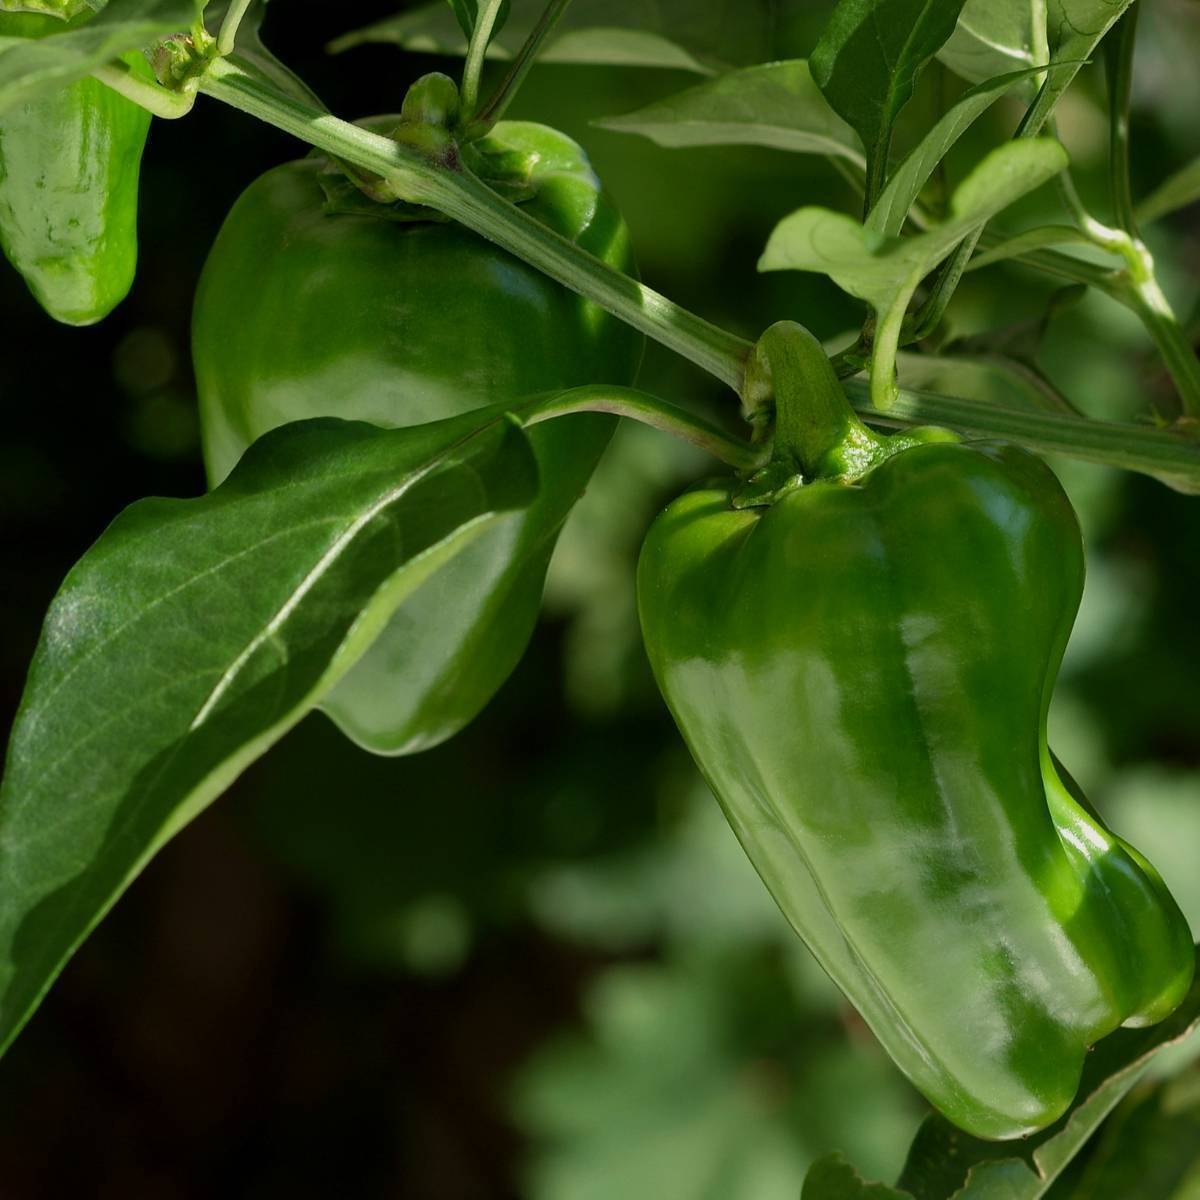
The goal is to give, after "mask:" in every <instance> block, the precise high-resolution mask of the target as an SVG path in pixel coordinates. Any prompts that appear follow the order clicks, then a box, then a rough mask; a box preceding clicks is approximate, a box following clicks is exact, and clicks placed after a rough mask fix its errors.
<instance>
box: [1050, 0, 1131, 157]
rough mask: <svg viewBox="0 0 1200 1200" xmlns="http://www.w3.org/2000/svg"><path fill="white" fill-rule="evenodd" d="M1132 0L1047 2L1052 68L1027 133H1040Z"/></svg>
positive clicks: (1056, 0) (1060, 0) (1063, 0)
mask: <svg viewBox="0 0 1200 1200" xmlns="http://www.w3.org/2000/svg"><path fill="white" fill-rule="evenodd" d="M1132 3H1133V0H1046V45H1047V48H1048V49H1049V53H1050V59H1049V61H1050V69H1049V70H1048V71H1047V72H1046V82H1045V83H1044V84H1043V86H1042V90H1041V91H1040V92H1039V93H1038V96H1037V99H1036V100H1035V101H1034V103H1033V105H1032V107H1031V108H1030V110H1029V116H1028V118H1027V121H1026V130H1027V132H1029V133H1037V132H1038V131H1039V130H1040V129H1041V128H1042V126H1043V125H1045V123H1046V121H1047V120H1048V118H1049V117H1050V115H1051V113H1053V111H1054V107H1055V105H1056V104H1057V103H1058V101H1059V99H1060V98H1061V97H1062V94H1063V93H1064V92H1065V91H1066V90H1067V88H1069V87H1070V86H1071V83H1072V82H1073V81H1074V79H1075V76H1076V75H1078V74H1079V69H1080V67H1082V66H1083V64H1084V63H1085V62H1087V60H1088V59H1089V58H1090V57H1091V55H1092V51H1093V50H1095V48H1096V46H1097V45H1098V44H1099V42H1100V39H1101V38H1102V37H1103V36H1104V35H1105V34H1106V33H1107V32H1108V31H1109V30H1110V29H1111V28H1112V26H1113V25H1114V24H1115V22H1116V21H1117V18H1118V17H1120V16H1121V14H1122V13H1123V12H1124V11H1125V10H1126V9H1127V8H1128V7H1129V6H1130V4H1132Z"/></svg>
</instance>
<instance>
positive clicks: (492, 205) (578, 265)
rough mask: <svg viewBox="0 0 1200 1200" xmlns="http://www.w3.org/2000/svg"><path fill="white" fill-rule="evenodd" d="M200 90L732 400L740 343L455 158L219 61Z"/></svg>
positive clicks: (744, 346) (743, 352)
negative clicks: (423, 213)
mask: <svg viewBox="0 0 1200 1200" xmlns="http://www.w3.org/2000/svg"><path fill="white" fill-rule="evenodd" d="M200 88H201V91H203V92H205V93H206V94H207V95H210V96H213V97H215V98H216V99H218V100H223V101H225V102H226V103H227V104H231V105H233V107H235V108H240V109H241V110H242V111H243V112H247V113H249V114H250V115H251V116H254V117H258V118H260V119H261V120H264V121H266V122H268V123H269V124H271V125H275V126H276V127H277V128H279V129H283V130H285V131H286V132H288V133H292V134H295V136H296V137H299V138H302V139H303V140H304V141H306V142H308V143H309V144H310V145H313V146H318V147H320V148H321V149H322V150H326V151H328V152H329V153H330V154H332V155H334V156H335V157H336V158H339V159H343V160H345V161H347V162H350V163H353V164H354V165H355V166H357V167H362V168H364V169H365V170H368V171H373V172H374V173H375V174H377V175H382V176H384V177H385V178H386V179H388V180H389V182H392V183H394V184H395V185H396V190H397V194H399V195H401V196H403V198H404V199H406V200H410V201H412V202H413V203H417V204H426V205H429V206H430V207H432V208H436V209H437V210H438V211H439V212H443V213H445V214H446V215H447V216H449V217H452V218H453V219H454V220H456V221H459V222H461V223H462V224H463V225H466V226H467V227H468V228H469V229H473V230H474V231H475V232H476V233H478V234H481V235H482V236H483V237H485V238H488V239H489V240H490V241H493V242H495V243H496V244H497V245H499V246H503V247H504V249H506V250H509V251H511V252H512V253H513V254H515V255H516V256H517V257H518V258H521V259H524V260H525V261H526V262H528V263H531V264H532V265H533V266H535V267H537V268H538V269H539V270H540V271H544V272H545V273H546V274H547V275H549V276H550V277H551V278H552V279H556V280H558V282H559V283H562V284H564V285H565V286H566V287H569V288H571V289H572V291H576V292H578V293H580V294H581V295H583V296H585V297H587V299H589V300H592V301H594V302H595V303H596V304H598V305H599V306H600V307H601V308H604V309H607V310H608V311H609V312H611V313H612V314H613V315H614V316H616V317H619V318H620V319H621V320H623V321H625V322H626V323H627V324H629V325H632V326H633V327H634V328H636V329H640V330H642V332H643V333H645V334H647V335H648V336H649V337H652V338H654V339H655V340H657V341H659V342H661V343H662V344H663V345H664V346H667V347H668V348H670V349H671V350H674V351H675V352H676V353H678V354H681V355H682V356H683V357H684V358H687V359H690V360H691V361H692V362H694V363H696V365H697V366H699V367H702V368H703V369H704V370H706V371H708V372H709V373H710V374H711V375H714V376H715V377H716V378H717V379H719V380H721V381H722V382H723V383H726V384H728V385H729V386H730V387H732V388H734V389H735V390H740V388H741V384H742V373H743V369H744V363H745V360H746V356H747V355H748V354H749V352H750V344H749V343H748V342H746V341H744V340H743V339H741V338H739V337H736V336H735V335H734V334H732V333H727V332H726V331H725V330H723V329H720V328H718V327H717V326H715V325H712V324H710V323H709V322H708V321H705V320H704V319H703V318H701V317H698V316H696V315H695V314H694V313H690V312H688V311H687V309H684V308H680V307H679V305H677V304H674V303H672V302H671V301H670V300H668V299H667V298H666V297H665V296H662V295H659V293H658V292H656V291H654V290H653V289H652V288H648V287H646V286H645V285H644V284H641V283H638V282H637V281H636V280H634V279H630V278H629V276H628V275H624V274H622V273H621V272H620V271H617V270H615V269H614V268H612V267H610V266H608V264H607V263H603V262H601V261H600V260H599V259H598V258H595V257H593V256H592V255H591V254H588V252H587V251H586V250H582V249H580V247H578V246H576V245H575V244H574V243H573V242H571V241H568V240H567V239H566V238H564V237H562V236H561V235H559V234H557V233H555V232H554V231H553V230H550V229H547V228H546V226H545V225H543V224H541V222H540V221H537V220H536V219H535V218H533V217H531V216H530V215H529V214H528V213H526V212H524V211H522V210H521V209H520V208H519V207H518V206H516V205H513V204H510V203H509V202H508V201H506V200H504V199H502V198H501V197H500V196H497V195H496V193H495V192H494V191H492V189H491V188H489V187H488V186H487V185H486V184H485V183H483V182H482V181H481V180H479V179H477V178H476V177H475V176H474V175H471V174H470V173H469V172H467V171H465V170H463V169H462V167H461V164H459V163H458V161H457V159H456V158H455V159H454V160H453V161H450V162H432V161H430V160H428V159H425V158H423V157H422V156H421V155H419V154H418V153H416V152H415V151H413V150H411V149H410V148H408V147H404V146H400V145H399V144H397V143H396V142H393V141H391V140H390V139H388V138H385V137H380V136H379V135H378V134H372V133H368V132H367V131H366V130H363V129H359V128H358V126H356V125H351V124H349V123H348V122H346V121H342V120H339V119H338V118H337V117H333V116H330V115H329V114H328V113H322V112H319V111H318V110H316V109H314V108H312V107H310V106H308V105H305V104H304V103H303V102H301V101H299V100H296V99H293V98H292V97H289V96H284V95H282V94H280V93H279V92H278V91H277V90H276V89H275V88H273V87H271V86H270V85H269V84H267V83H264V82H263V81H261V80H258V79H255V78H253V77H252V76H250V75H248V74H247V73H246V72H244V71H240V70H238V68H237V67H236V66H235V65H234V64H233V63H232V62H231V61H230V60H228V59H222V60H218V61H217V62H215V63H213V65H212V68H211V70H210V72H209V74H208V75H206V76H205V78H204V80H203V82H202V83H201V85H200Z"/></svg>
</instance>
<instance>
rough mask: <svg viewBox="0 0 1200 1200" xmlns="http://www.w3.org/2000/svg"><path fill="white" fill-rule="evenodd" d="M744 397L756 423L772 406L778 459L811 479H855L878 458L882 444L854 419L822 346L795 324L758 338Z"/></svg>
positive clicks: (774, 327)
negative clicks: (867, 462) (857, 470)
mask: <svg viewBox="0 0 1200 1200" xmlns="http://www.w3.org/2000/svg"><path fill="white" fill-rule="evenodd" d="M745 398H746V403H747V406H748V407H749V409H750V413H751V421H752V423H757V422H759V421H761V418H762V415H763V414H764V413H765V412H767V411H769V405H770V404H771V403H772V402H773V404H774V409H775V435H774V449H775V458H776V459H787V460H790V461H791V462H793V463H795V464H796V465H798V466H799V468H800V471H801V473H802V474H803V476H804V477H805V478H806V479H816V478H819V477H822V476H841V475H848V474H853V473H855V468H856V467H857V466H858V465H860V463H862V462H864V461H865V460H868V459H870V460H873V459H874V458H875V457H876V456H877V454H878V451H879V447H880V443H881V441H882V439H881V438H880V437H879V436H878V435H877V434H874V433H872V432H871V430H869V429H868V428H867V427H866V425H864V424H863V423H862V421H860V420H859V419H858V417H857V416H856V415H855V412H854V409H853V408H851V407H850V401H849V400H847V399H846V393H845V392H844V391H842V385H841V384H840V383H839V382H838V377H837V374H836V373H835V371H834V369H833V365H832V363H830V361H829V356H828V355H827V354H826V353H825V350H824V348H823V347H822V345H821V343H820V342H819V341H817V339H816V338H815V337H814V336H813V335H812V334H811V333H809V331H808V330H807V329H805V328H804V326H803V325H800V324H797V323H796V322H795V321H779V322H778V323H776V324H775V325H772V326H771V327H770V329H768V330H767V331H766V333H764V334H763V335H762V337H761V338H759V340H758V343H757V345H756V346H755V347H754V352H753V354H752V355H751V357H750V362H749V364H748V366H747V370H746V396H745Z"/></svg>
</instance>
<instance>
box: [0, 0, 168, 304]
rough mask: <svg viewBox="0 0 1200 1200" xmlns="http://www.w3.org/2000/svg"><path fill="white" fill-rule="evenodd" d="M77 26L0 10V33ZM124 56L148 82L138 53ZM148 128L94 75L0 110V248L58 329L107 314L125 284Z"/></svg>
mask: <svg viewBox="0 0 1200 1200" xmlns="http://www.w3.org/2000/svg"><path fill="white" fill-rule="evenodd" d="M87 15H90V14H85V18H84V19H86V16H87ZM77 23H78V20H76V21H72V22H70V23H66V22H63V21H62V20H59V19H57V18H55V17H50V16H43V15H40V14H31V13H0V35H2V36H5V37H44V36H46V35H47V34H49V33H53V32H58V31H61V30H62V29H64V28H66V27H68V26H69V24H77ZM126 61H127V62H128V63H129V64H130V66H131V67H132V68H133V69H134V70H135V71H137V72H139V73H142V74H144V75H146V77H148V78H152V76H151V74H150V69H149V67H148V66H147V64H146V62H145V60H144V59H143V58H142V56H141V55H140V54H131V55H127V56H126ZM149 128H150V114H149V113H148V112H147V111H146V110H145V109H144V108H140V107H139V106H138V105H136V104H134V103H132V101H129V100H126V99H125V98H124V97H123V96H120V95H118V94H117V93H116V92H114V91H113V90H112V89H111V88H107V87H105V86H104V84H102V83H99V82H98V81H96V80H95V79H81V80H78V81H76V82H75V83H72V84H70V85H68V86H67V87H65V88H62V89H60V90H59V91H56V92H51V93H49V94H47V95H41V96H37V97H36V98H34V99H33V100H30V101H29V102H27V103H25V104H21V105H18V106H17V107H16V108H13V109H11V110H9V111H8V112H6V113H4V114H3V115H0V247H3V250H4V254H5V256H6V257H7V258H8V260H9V262H11V263H12V265H13V266H14V267H16V268H17V270H18V271H20V272H21V274H22V275H23V276H24V277H25V282H26V283H27V284H28V286H29V290H30V291H31V292H32V293H33V294H34V296H35V297H36V298H37V300H38V303H39V304H41V306H42V307H43V308H44V309H45V310H46V312H47V313H49V314H50V316H52V317H54V318H55V319H56V320H58V321H62V322H64V323H65V324H67V325H91V324H93V323H95V322H96V321H99V320H101V319H102V318H103V317H106V316H107V315H108V314H109V313H110V312H111V311H112V310H113V308H115V307H116V305H117V304H119V303H120V302H121V301H122V300H123V299H124V298H125V296H126V295H127V294H128V292H129V289H130V287H131V285H132V284H133V276H134V270H135V268H136V266H137V202H138V175H139V172H140V169H141V161H142V150H143V147H144V146H145V143H146V134H147V132H148V130H149Z"/></svg>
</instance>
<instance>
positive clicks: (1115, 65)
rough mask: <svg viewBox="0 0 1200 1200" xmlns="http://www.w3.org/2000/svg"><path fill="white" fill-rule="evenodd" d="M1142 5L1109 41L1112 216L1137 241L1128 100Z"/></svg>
mask: <svg viewBox="0 0 1200 1200" xmlns="http://www.w3.org/2000/svg"><path fill="white" fill-rule="evenodd" d="M1141 7H1142V6H1141V5H1140V4H1138V3H1134V4H1133V5H1131V6H1130V7H1129V8H1128V9H1126V11H1125V15H1124V16H1123V17H1122V18H1121V21H1120V24H1119V25H1118V26H1117V33H1116V37H1115V38H1110V39H1109V41H1108V43H1107V45H1108V47H1109V56H1108V171H1109V187H1110V189H1111V192H1112V204H1113V217H1114V219H1115V220H1116V223H1117V225H1118V226H1120V228H1122V229H1124V230H1125V232H1126V233H1128V234H1129V236H1130V237H1132V238H1136V237H1137V236H1138V231H1137V219H1136V217H1135V216H1134V204H1133V191H1132V189H1131V186H1130V176H1129V99H1130V95H1131V94H1132V91H1133V48H1134V44H1135V43H1136V41H1137V19H1138V13H1139V12H1140V11H1141Z"/></svg>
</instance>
